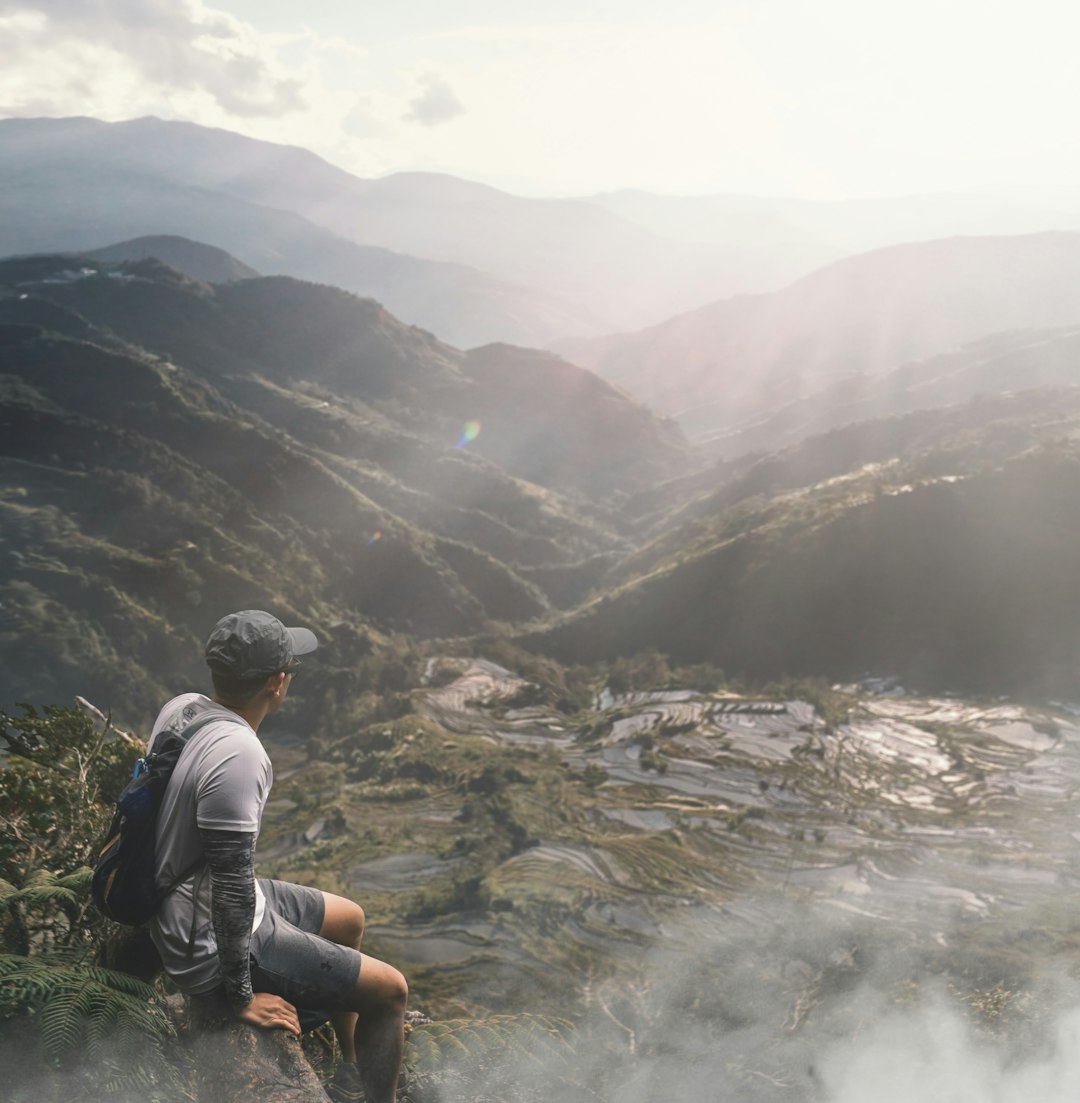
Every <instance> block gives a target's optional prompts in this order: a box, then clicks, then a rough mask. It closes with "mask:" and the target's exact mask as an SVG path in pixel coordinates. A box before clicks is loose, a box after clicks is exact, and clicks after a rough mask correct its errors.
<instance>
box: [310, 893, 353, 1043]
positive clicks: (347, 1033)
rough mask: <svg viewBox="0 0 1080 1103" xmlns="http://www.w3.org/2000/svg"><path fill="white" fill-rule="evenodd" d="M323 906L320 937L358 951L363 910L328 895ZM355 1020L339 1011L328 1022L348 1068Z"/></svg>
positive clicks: (350, 902) (337, 897)
mask: <svg viewBox="0 0 1080 1103" xmlns="http://www.w3.org/2000/svg"><path fill="white" fill-rule="evenodd" d="M323 904H324V905H325V907H324V911H323V924H322V927H321V928H320V930H319V934H320V935H322V937H323V938H328V939H329V940H330V941H331V942H336V943H337V944H338V945H339V946H351V947H352V948H353V949H354V950H359V949H360V943H361V941H362V940H363V938H364V909H363V908H362V907H360V905H359V904H354V903H353V901H351V900H346V899H345V897H343V896H335V895H334V894H333V893H330V892H324V893H323ZM356 1019H357V1015H356V1012H355V1011H339V1012H338V1013H337V1014H336V1015H335V1016H333V1018H332V1019H331V1020H330V1021H331V1023H333V1026H334V1033H335V1034H336V1035H337V1040H338V1045H339V1046H341V1053H342V1057H343V1059H344V1060H345V1061H347V1062H348V1063H349V1064H351V1065H355V1064H356Z"/></svg>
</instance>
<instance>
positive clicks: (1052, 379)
mask: <svg viewBox="0 0 1080 1103" xmlns="http://www.w3.org/2000/svg"><path fill="white" fill-rule="evenodd" d="M1076 384H1080V328H1078V327H1076V326H1071V327H1064V328H1061V329H1053V330H1042V329H1022V330H1012V331H1009V332H1006V333H998V334H993V335H991V336H988V337H984V338H981V339H980V340H978V341H973V342H971V343H970V344H967V345H963V346H961V347H960V348H958V349H956V350H955V351H952V352H947V353H942V354H941V355H939V356H930V357H926V358H924V359H922V360H915V361H911V362H910V363H907V364H904V365H903V366H902V367H900V368H897V369H896V370H895V371H891V372H886V373H885V374H883V375H858V376H853V377H851V378H848V379H843V380H840V381H838V382H836V383H833V384H831V385H830V386H827V387H825V388H823V389H822V390H820V391H816V392H814V393H813V394H810V395H808V396H807V397H806V398H800V399H797V400H795V401H794V402H790V403H788V404H786V405H781V406H779V407H778V408H777V409H776V410H775V412H774V413H772V414H771V415H769V416H766V417H764V418H762V419H761V420H760V421H757V422H754V423H753V424H751V425H749V426H747V427H746V428H745V429H743V430H741V431H739V432H734V433H726V434H721V435H719V436H717V437H715V438H714V439H711V440H708V441H706V442H705V445H706V450H707V451H708V452H709V453H712V454H716V455H721V456H738V455H742V454H745V453H750V452H759V453H760V452H774V451H778V450H780V449H783V448H786V447H787V446H788V445H790V444H793V443H796V442H797V441H800V440H803V439H804V438H806V437H809V436H812V435H814V434H816V433H823V432H825V431H826V430H829V429H833V428H837V427H839V426H844V425H850V424H852V423H855V422H863V421H867V420H870V419H875V418H887V417H894V416H896V415H900V414H905V413H908V412H910V411H913V410H930V409H936V408H941V407H947V406H951V405H953V404H955V403H960V402H966V401H967V400H968V399H971V398H974V397H975V396H977V395H982V396H985V397H987V398H990V397H991V396H994V395H1000V394H1005V393H1011V392H1016V391H1024V390H1027V389H1030V388H1035V387H1045V386H1051V385H1062V386H1069V385H1076Z"/></svg>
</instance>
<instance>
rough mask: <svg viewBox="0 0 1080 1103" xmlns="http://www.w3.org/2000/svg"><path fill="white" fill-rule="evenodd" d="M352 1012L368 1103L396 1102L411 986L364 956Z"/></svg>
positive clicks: (382, 964)
mask: <svg viewBox="0 0 1080 1103" xmlns="http://www.w3.org/2000/svg"><path fill="white" fill-rule="evenodd" d="M361 959H362V960H361V964H360V976H359V977H358V978H357V980H356V987H355V988H354V989H353V1001H354V1002H353V1004H352V1006H351V1008H350V1010H355V1011H356V1012H357V1013H358V1021H357V1024H356V1034H355V1037H356V1052H357V1054H358V1055H359V1058H360V1059H359V1061H358V1066H359V1069H360V1082H361V1083H362V1084H363V1085H364V1096H365V1098H366V1100H367V1103H394V1097H395V1095H396V1093H397V1083H398V1076H399V1075H400V1073H401V1058H402V1053H403V1051H404V1049H405V1005H406V1003H408V1000H409V986H408V984H407V983H406V982H405V978H404V977H403V976H402V975H401V974H400V973H399V972H398V971H397V970H396V969H395V968H394V967H393V966H392V965H387V964H386V962H385V961H379V959H378V958H374V957H369V956H368V955H367V954H362V955H361Z"/></svg>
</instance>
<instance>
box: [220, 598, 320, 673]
mask: <svg viewBox="0 0 1080 1103" xmlns="http://www.w3.org/2000/svg"><path fill="white" fill-rule="evenodd" d="M318 646H319V641H318V640H317V639H316V638H315V633H314V632H312V631H310V630H309V629H307V628H286V627H285V625H284V624H282V623H281V621H279V620H278V619H277V617H274V616H271V615H270V614H269V613H264V612H263V611H262V610H261V609H245V610H243V612H240V613H230V614H229V615H228V616H227V617H222V618H221V620H219V621H218V622H217V624H215V625H214V630H213V631H212V632H211V633H210V638H209V639H208V640H207V641H206V665H207V666H209V667H210V669H211V670H213V671H214V672H215V673H218V674H229V675H231V676H232V677H234V678H241V679H244V680H251V681H254V680H255V679H256V678H269V677H270V675H271V674H277V673H278V671H281V670H290V669H291V668H292V667H294V666H295V665H296V661H295V660H296V656H297V655H307V654H308V653H309V652H311V651H314V650H315V648H316V647H318Z"/></svg>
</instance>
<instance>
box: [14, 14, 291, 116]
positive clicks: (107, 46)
mask: <svg viewBox="0 0 1080 1103" xmlns="http://www.w3.org/2000/svg"><path fill="white" fill-rule="evenodd" d="M0 33H2V36H3V40H4V46H3V50H2V54H3V57H2V61H3V76H2V77H0V112H3V113H5V114H11V115H25V114H30V113H32V112H34V111H36V110H40V108H41V106H43V105H47V104H50V103H51V104H52V105H53V113H56V112H59V113H66V112H70V111H72V110H73V106H74V105H75V104H79V105H80V108H81V110H82V111H83V112H85V113H100V114H108V113H112V112H113V111H115V105H116V104H117V103H118V102H122V101H123V100H125V99H127V101H128V102H129V103H130V102H132V99H134V100H136V101H137V102H139V103H140V106H141V105H144V104H145V103H146V101H147V98H148V95H153V96H156V97H157V99H158V100H159V101H165V102H167V101H168V100H169V99H170V98H171V97H176V96H184V95H188V96H190V95H191V94H198V95H201V96H204V97H208V98H209V100H210V101H211V102H212V103H213V104H214V105H216V107H218V108H219V109H221V110H222V111H225V112H227V113H228V114H230V115H234V116H237V117H241V118H257V117H281V116H284V115H287V114H289V113H292V112H295V111H300V110H302V109H303V108H304V106H305V104H304V98H303V95H302V82H301V80H300V79H299V78H298V77H297V76H296V75H295V74H294V73H292V72H290V71H289V70H287V69H285V68H284V67H282V66H281V65H280V64H279V63H278V62H277V60H276V57H275V52H274V49H273V47H272V45H271V43H270V42H269V41H268V40H266V39H265V38H263V37H262V36H260V35H259V34H258V33H257V32H256V31H255V30H254V29H253V28H252V27H250V26H249V25H247V24H245V23H243V22H241V21H240V20H238V19H236V18H234V17H233V16H231V15H228V14H227V13H225V12H220V11H215V10H213V9H211V8H207V7H204V6H203V5H202V3H200V2H199V0H96V2H92V3H87V2H86V0H21V2H20V0H0ZM129 113H130V112H129Z"/></svg>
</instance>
